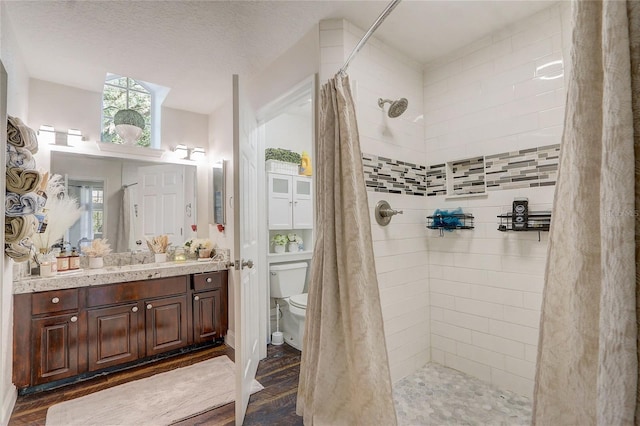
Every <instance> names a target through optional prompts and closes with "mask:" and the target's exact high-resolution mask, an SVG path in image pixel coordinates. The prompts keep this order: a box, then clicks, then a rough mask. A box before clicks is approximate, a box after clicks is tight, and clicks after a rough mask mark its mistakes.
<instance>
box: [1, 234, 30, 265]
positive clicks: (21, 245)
mask: <svg viewBox="0 0 640 426" xmlns="http://www.w3.org/2000/svg"><path fill="white" fill-rule="evenodd" d="M32 247H33V243H32V242H31V239H30V238H28V237H27V238H23V239H21V240H20V241H19V242H17V243H11V244H5V246H4V253H5V254H6V255H7V256H9V257H10V258H12V259H13V260H14V261H16V262H26V261H27V260H29V258H30V257H31V248H32Z"/></svg>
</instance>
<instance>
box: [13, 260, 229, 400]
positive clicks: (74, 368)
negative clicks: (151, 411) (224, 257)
mask: <svg viewBox="0 0 640 426" xmlns="http://www.w3.org/2000/svg"><path fill="white" fill-rule="evenodd" d="M227 278H228V275H227V271H218V272H208V273H204V274H194V275H184V276H176V277H168V278H156V279H149V280H145V281H131V282H125V283H119V284H105V285H99V286H89V287H82V288H79V289H68V290H55V291H46V292H39V293H27V294H17V295H15V297H14V346H13V381H14V384H15V385H16V386H17V387H18V389H20V390H24V389H25V388H30V387H33V386H36V385H43V384H46V383H49V382H52V381H57V380H61V379H67V378H70V377H73V376H76V375H83V377H88V376H89V373H92V372H98V371H101V373H100V374H102V372H104V371H105V369H109V370H106V371H110V370H113V369H115V368H118V366H120V365H123V364H131V363H132V362H135V361H137V360H141V361H142V360H144V361H145V362H146V361H148V359H147V358H148V357H152V356H157V355H159V354H162V353H165V352H170V351H174V350H181V349H183V348H185V347H190V345H192V346H193V347H195V345H194V344H196V343H197V344H205V343H213V342H214V341H220V340H221V339H222V338H223V337H224V335H225V333H226V331H227V324H228V318H227Z"/></svg>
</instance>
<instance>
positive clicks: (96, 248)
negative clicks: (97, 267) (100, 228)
mask: <svg viewBox="0 0 640 426" xmlns="http://www.w3.org/2000/svg"><path fill="white" fill-rule="evenodd" d="M82 252H83V253H84V254H86V255H87V256H89V257H103V256H105V255H107V254H109V253H111V245H110V244H109V243H108V242H107V239H106V238H104V239H102V238H96V239H95V240H93V241H91V246H90V247H87V248H85V249H83V250H82Z"/></svg>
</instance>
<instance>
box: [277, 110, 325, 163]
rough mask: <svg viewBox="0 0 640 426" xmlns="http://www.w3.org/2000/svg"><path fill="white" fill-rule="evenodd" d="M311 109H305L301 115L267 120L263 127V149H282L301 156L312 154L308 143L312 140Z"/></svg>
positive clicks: (285, 115) (287, 115)
mask: <svg viewBox="0 0 640 426" xmlns="http://www.w3.org/2000/svg"><path fill="white" fill-rule="evenodd" d="M311 114H312V112H311V109H310V108H308V109H305V110H304V114H302V113H296V114H291V113H284V114H280V115H278V116H277V117H275V118H273V119H272V120H269V121H268V122H267V123H266V125H265V147H266V148H284V149H288V150H289V151H293V152H297V153H298V154H301V153H302V151H306V152H308V153H309V154H311V152H312V146H311V144H310V143H309V141H310V140H312V138H313V132H314V129H313V120H311Z"/></svg>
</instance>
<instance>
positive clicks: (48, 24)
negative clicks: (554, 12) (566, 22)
mask: <svg viewBox="0 0 640 426" xmlns="http://www.w3.org/2000/svg"><path fill="white" fill-rule="evenodd" d="M4 3H5V5H4V6H5V7H6V9H5V10H6V13H7V16H8V18H9V21H10V23H11V27H12V30H13V32H14V33H15V37H16V39H17V41H18V44H19V45H20V48H21V52H22V55H23V59H24V60H25V63H26V66H27V69H28V71H29V74H30V76H31V77H33V78H37V79H41V80H47V81H52V82H56V83H60V84H65V85H69V86H74V87H79V88H83V89H87V90H92V91H101V90H102V84H103V82H104V77H105V75H106V73H107V72H112V73H116V74H121V75H127V76H130V77H133V78H137V79H141V80H144V81H148V82H151V83H155V84H159V85H162V86H166V87H169V88H170V89H171V91H170V92H169V95H168V96H167V99H166V100H165V103H164V105H166V106H169V107H172V108H178V109H184V110H188V111H193V112H199V113H203V114H208V113H210V112H211V111H212V110H213V109H214V108H215V107H216V106H218V105H219V104H220V103H221V102H223V101H224V100H225V99H224V97H225V96H226V94H227V93H229V84H230V83H229V82H230V76H231V74H240V75H246V76H249V77H251V76H254V75H256V73H259V72H260V71H261V70H263V69H264V68H265V67H266V66H267V65H269V64H270V63H271V62H272V61H273V60H275V59H276V58H277V57H278V56H280V55H281V54H282V53H284V52H285V51H286V50H287V49H288V48H289V47H291V46H292V45H293V44H295V43H296V42H297V41H298V40H299V39H300V38H301V37H302V36H303V35H305V34H306V33H307V32H308V31H309V30H310V29H312V28H313V26H314V25H316V24H317V23H318V22H319V21H320V20H322V19H331V18H344V19H347V20H348V21H350V22H352V23H353V24H355V25H356V26H359V27H361V28H362V29H367V28H368V27H369V26H370V25H371V23H372V22H373V21H375V19H376V18H377V17H378V15H379V14H380V12H381V11H382V10H383V9H384V7H385V6H386V5H387V3H388V2H387V1H382V2H381V1H233V0H232V1H55V0H54V1H6V0H5V1H4ZM551 4H552V2H551V1H481V0H476V1H410V0H405V1H403V2H402V3H400V5H399V6H398V7H397V8H396V9H395V10H394V11H393V13H392V14H391V15H390V16H389V17H388V18H387V20H386V21H385V22H384V23H383V24H382V26H381V27H380V28H379V29H378V31H377V32H376V36H377V37H379V38H380V39H382V40H383V41H384V42H386V43H387V44H389V45H391V46H393V47H395V48H397V49H399V50H401V51H402V52H404V53H405V54H407V55H409V56H411V57H413V58H415V59H417V60H418V61H420V62H422V63H426V62H429V61H431V60H433V59H435V58H437V57H438V56H442V55H444V54H446V53H447V52H448V51H451V50H453V49H456V48H458V47H461V46H464V45H465V44H468V43H470V42H472V41H473V40H475V39H477V38H479V37H481V36H483V35H485V34H487V33H489V32H491V31H493V30H495V29H498V28H501V27H503V26H505V25H507V24H509V23H510V22H513V21H515V20H518V19H520V18H522V17H525V16H527V15H530V14H532V13H535V12H536V11H538V10H541V9H543V8H545V7H549V6H550V5H551ZM336 71H337V70H336Z"/></svg>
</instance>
